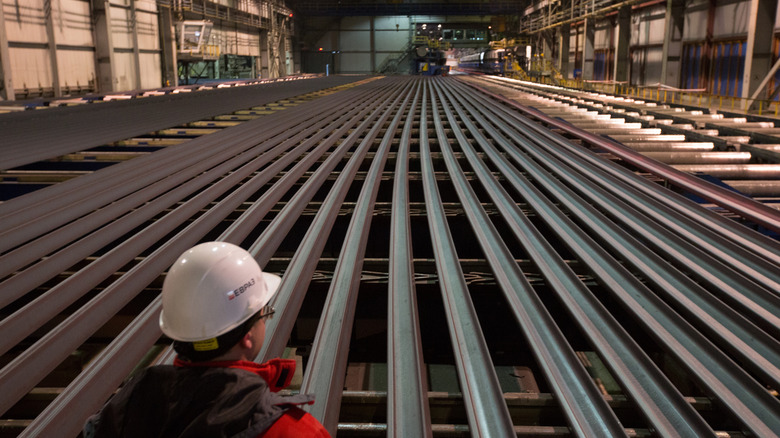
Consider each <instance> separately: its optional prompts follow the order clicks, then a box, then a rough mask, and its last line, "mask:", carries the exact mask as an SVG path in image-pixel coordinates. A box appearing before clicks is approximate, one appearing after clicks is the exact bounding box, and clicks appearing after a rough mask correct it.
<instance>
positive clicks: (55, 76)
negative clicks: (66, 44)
mask: <svg viewBox="0 0 780 438" xmlns="http://www.w3.org/2000/svg"><path fill="white" fill-rule="evenodd" d="M43 15H44V20H45V21H46V37H47V40H48V46H49V65H50V66H51V85H52V90H53V91H54V97H62V87H61V86H60V66H59V62H58V61H57V38H56V37H55V35H54V8H53V7H52V4H51V0H44V2H43Z"/></svg>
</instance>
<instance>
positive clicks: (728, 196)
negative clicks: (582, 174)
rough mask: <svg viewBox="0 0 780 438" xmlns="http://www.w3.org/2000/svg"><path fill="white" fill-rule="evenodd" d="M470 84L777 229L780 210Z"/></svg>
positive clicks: (774, 229)
mask: <svg viewBox="0 0 780 438" xmlns="http://www.w3.org/2000/svg"><path fill="white" fill-rule="evenodd" d="M472 86H473V87H475V88H477V89H479V90H480V91H482V92H483V93H485V94H488V95H489V96H491V97H492V98H493V99H497V100H499V101H501V102H504V103H505V104H507V105H509V106H511V107H513V108H516V109H517V110H519V111H521V112H522V113H524V114H529V115H531V116H532V117H534V118H536V119H538V120H540V121H543V122H544V123H545V124H547V125H549V126H554V127H555V128H557V129H561V130H563V131H565V132H567V133H569V134H570V135H573V136H575V137H577V138H579V139H581V140H583V141H585V142H587V143H588V144H592V145H594V146H597V147H599V148H602V149H604V150H606V151H609V152H610V153H613V154H615V155H616V156H618V157H620V158H621V159H622V160H625V161H626V162H629V163H631V164H632V165H634V166H637V167H639V168H640V169H643V170H646V171H648V172H650V173H652V174H654V175H657V176H659V177H661V178H664V179H666V180H668V181H669V182H670V183H672V184H674V185H676V186H679V187H680V188H682V189H684V190H686V191H688V192H691V193H693V194H695V195H697V196H700V197H702V198H704V199H707V200H709V201H711V202H713V203H715V204H717V205H720V206H722V207H723V208H725V209H727V210H729V211H732V212H734V213H736V214H737V215H739V216H742V217H744V218H747V219H749V220H750V221H752V222H754V223H756V224H759V225H761V226H763V227H766V228H767V229H770V230H773V231H776V232H780V212H778V211H777V210H773V209H771V208H769V207H767V206H765V205H763V204H760V203H757V202H755V201H754V200H752V199H750V198H747V197H744V196H742V195H739V194H737V193H734V192H732V191H729V190H726V189H724V188H722V187H719V186H715V185H713V184H711V183H709V182H706V181H704V180H702V179H700V178H697V177H695V176H693V175H690V174H687V173H685V172H681V171H679V170H676V169H674V168H672V167H669V166H666V165H664V164H663V163H659V162H657V161H655V160H652V159H649V158H646V157H644V156H643V155H642V154H641V153H638V152H636V151H632V150H631V149H630V148H627V147H625V146H623V145H621V144H619V143H617V142H614V141H611V140H609V139H607V138H604V137H601V136H598V135H594V134H590V133H588V132H586V131H583V130H581V129H578V128H575V127H574V126H572V125H571V124H569V123H566V122H563V121H561V120H556V119H553V118H551V117H548V116H546V115H544V114H543V113H542V112H541V111H538V110H535V109H532V108H529V107H526V106H524V105H520V104H519V103H517V102H514V101H512V100H510V99H507V98H505V97H503V96H499V95H497V94H494V93H491V92H489V91H487V90H485V89H484V88H482V87H478V86H476V85H472Z"/></svg>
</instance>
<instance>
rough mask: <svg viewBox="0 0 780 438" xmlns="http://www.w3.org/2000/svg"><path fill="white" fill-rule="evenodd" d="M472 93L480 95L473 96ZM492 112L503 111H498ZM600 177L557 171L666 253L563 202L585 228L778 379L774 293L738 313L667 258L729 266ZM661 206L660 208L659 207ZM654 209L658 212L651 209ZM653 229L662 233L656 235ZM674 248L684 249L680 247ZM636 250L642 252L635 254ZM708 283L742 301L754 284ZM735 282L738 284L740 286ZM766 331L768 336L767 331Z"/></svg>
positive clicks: (702, 267) (689, 266)
mask: <svg viewBox="0 0 780 438" xmlns="http://www.w3.org/2000/svg"><path fill="white" fill-rule="evenodd" d="M472 97H473V98H475V99H478V97H477V96H472ZM496 117H501V116H499V115H497V116H496ZM502 118H503V117H502ZM504 120H505V121H507V122H510V121H511V120H512V119H509V118H506V119H504ZM514 138H515V139H516V141H517V142H518V143H520V144H527V145H528V146H527V148H528V149H530V150H533V154H535V155H537V156H539V157H540V158H539V159H540V160H545V161H550V160H552V157H553V156H552V154H550V153H545V152H542V151H536V150H535V149H533V146H531V144H530V143H528V142H527V141H526V140H524V139H523V138H521V133H516V134H515V136H514ZM523 142H525V143H523ZM555 157H556V159H559V160H564V161H566V162H567V163H570V164H572V163H573V164H579V161H576V160H567V159H566V156H565V152H563V151H562V152H561V153H558V154H556V155H555ZM604 177H605V176H604V175H600V174H591V173H589V172H587V170H586V169H581V168H579V169H578V172H568V173H566V174H561V175H559V176H558V178H561V179H563V180H564V181H567V182H568V183H569V184H570V185H572V186H573V187H579V188H580V189H579V192H580V193H581V194H582V196H584V197H586V198H591V199H592V203H596V204H598V205H600V206H601V207H600V209H602V210H606V211H609V212H610V213H611V216H612V217H613V218H615V219H621V218H625V217H627V216H628V217H629V218H628V219H621V220H620V222H619V223H622V224H623V225H624V226H625V227H627V228H628V229H632V230H634V231H633V233H634V234H637V235H641V236H644V238H645V239H647V241H649V242H652V243H653V246H654V247H655V248H657V251H660V253H661V254H665V255H664V257H663V258H661V257H659V255H656V254H655V253H654V252H652V251H650V250H649V249H648V247H647V243H646V242H645V243H640V242H638V241H636V240H635V239H634V238H633V236H631V235H629V234H628V233H625V232H623V231H621V230H620V229H616V228H615V226H614V223H613V222H609V221H599V220H598V218H599V217H600V214H599V213H597V212H596V210H595V209H594V208H593V207H591V206H590V205H589V204H588V203H582V202H575V203H574V204H573V205H572V203H571V202H570V203H569V204H567V205H568V206H569V208H570V209H573V210H578V211H582V210H584V211H589V213H588V214H586V215H583V216H584V217H586V218H588V219H587V220H586V221H585V222H586V224H590V225H588V226H589V228H590V229H591V230H593V231H594V232H595V233H599V234H602V235H608V236H610V237H609V238H607V239H606V240H605V242H611V241H613V240H614V239H616V238H618V237H619V238H620V239H621V241H622V243H619V244H614V245H612V246H611V247H612V249H613V250H615V251H617V252H618V253H621V254H623V255H624V257H625V258H626V259H627V260H635V262H634V264H635V266H637V267H638V268H639V269H641V270H643V271H645V272H648V273H649V274H648V275H649V278H651V279H653V280H654V281H655V283H656V284H657V286H658V290H659V291H661V292H660V293H662V294H664V295H667V296H670V297H671V300H672V301H673V302H677V303H679V304H678V306H677V308H678V309H682V310H681V311H683V312H685V313H688V314H689V315H691V317H692V318H694V319H695V320H699V321H702V323H700V324H699V328H700V329H702V328H703V329H705V330H706V329H709V331H710V332H711V333H716V336H718V337H720V338H721V339H722V340H723V343H724V344H725V345H727V346H730V350H731V351H732V353H733V354H736V355H737V356H742V357H743V360H746V361H747V362H748V363H755V362H754V360H753V359H754V356H753V355H754V354H755V352H756V351H758V352H759V354H760V356H761V357H763V358H765V361H759V363H755V365H754V367H753V368H754V369H755V370H756V371H755V372H758V373H761V374H764V375H765V377H767V378H768V379H769V380H770V381H777V379H778V374H777V373H776V371H774V370H776V369H777V367H776V365H771V364H778V363H780V346H778V342H777V339H780V336H779V334H778V329H777V327H778V320H779V319H778V314H780V307H778V306H777V304H776V301H777V300H774V301H772V300H771V298H772V295H771V294H770V293H769V292H768V291H765V292H764V294H765V295H764V296H766V297H768V298H769V299H770V300H769V301H767V300H763V301H760V302H759V304H753V305H750V306H747V307H748V308H750V309H751V310H750V312H752V313H751V315H752V316H751V317H750V318H747V319H746V318H745V317H743V316H741V315H739V314H737V313H736V311H735V309H733V308H731V307H729V306H727V305H726V304H725V303H723V302H722V301H721V300H720V299H718V298H716V297H715V296H713V295H712V293H711V292H710V291H707V290H705V289H704V288H703V287H702V286H701V285H699V284H698V283H696V282H694V281H692V280H691V279H689V278H688V277H686V276H685V275H683V274H682V273H681V272H680V271H678V270H677V269H675V268H672V267H671V266H668V265H667V262H666V260H680V261H681V262H680V263H678V264H680V265H682V266H684V267H685V269H686V270H688V271H694V272H701V274H700V276H701V277H705V279H706V278H707V277H717V278H723V277H724V275H725V274H724V272H728V271H729V268H727V267H725V266H723V265H720V264H717V265H715V266H714V267H712V265H711V264H710V263H709V262H708V261H707V254H706V253H703V252H702V251H701V250H700V249H698V248H694V247H692V246H691V245H686V244H685V242H684V241H680V239H679V236H677V235H675V234H673V233H671V232H669V231H667V230H665V229H663V228H661V227H659V226H658V225H657V224H656V223H655V222H653V221H649V220H648V219H647V218H646V216H647V215H649V214H636V213H635V212H634V211H633V209H632V208H630V207H628V206H626V205H624V203H623V202H622V201H621V200H620V199H618V198H617V197H615V196H607V195H605V194H604V193H603V190H600V189H599V186H598V185H597V184H595V182H594V181H596V180H597V179H598V178H604ZM614 184H617V182H615V183H614ZM567 197H568V198H571V197H572V196H571V195H568V196H567ZM659 211H661V212H663V210H662V209H660V207H659ZM654 214H661V213H657V212H654ZM656 234H659V235H660V236H661V237H656ZM675 248H682V249H681V250H679V251H678V250H676V249H675ZM681 251H682V252H681ZM637 255H640V256H639V257H637ZM708 269H713V270H715V269H717V271H716V272H712V273H709V271H708ZM702 271H703V272H702ZM710 283H712V284H713V285H714V286H713V287H715V288H716V290H718V291H719V295H724V294H730V295H732V296H735V297H737V299H736V300H734V301H740V300H739V298H740V297H742V294H744V293H745V290H746V289H747V288H748V287H756V286H755V285H753V286H751V284H752V283H751V282H750V281H748V280H746V279H744V278H742V277H737V278H736V279H734V280H733V281H731V284H729V283H728V279H726V280H725V281H724V280H721V281H710ZM738 285H741V288H739V287H738ZM741 301H742V303H739V304H738V307H746V305H745V304H744V301H745V299H744V298H742V299H741ZM699 307H700V308H701V310H700V309H699ZM762 321H766V323H765V324H762V328H763V329H765V330H766V331H767V332H768V333H766V332H764V331H762V330H759V329H758V328H757V327H756V323H760V322H762ZM721 325H725V326H726V327H725V328H724V327H722V326H721ZM712 327H718V329H715V330H713V329H712ZM767 334H769V335H770V336H771V337H768V336H767ZM733 335H736V336H737V337H738V338H739V339H740V340H741V341H742V343H737V344H736V345H732V344H731V342H732V341H731V339H732V338H733Z"/></svg>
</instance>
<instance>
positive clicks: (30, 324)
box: [0, 104, 367, 351]
mask: <svg viewBox="0 0 780 438" xmlns="http://www.w3.org/2000/svg"><path fill="white" fill-rule="evenodd" d="M366 105H367V104H364V105H363V107H365V106H366ZM355 117H356V116H355ZM339 121H343V120H341V119H339ZM315 126H317V125H315ZM345 126H347V127H349V126H350V125H345ZM343 129H344V130H346V128H343ZM304 132H306V130H304ZM323 133H327V131H323ZM302 137H304V135H300V134H299V135H296V136H294V137H293V138H295V139H300V138H302ZM320 137H321V136H319V135H315V136H313V137H312V139H310V140H309V141H308V142H307V143H305V145H306V146H305V147H303V148H301V147H299V148H298V149H299V150H300V152H303V151H305V150H306V149H308V147H310V145H312V144H314V143H315V142H316V141H317V140H319V139H320ZM335 138H336V137H335V136H334V141H335ZM291 145H292V144H291V143H288V142H282V143H281V144H280V145H279V146H280V147H282V148H289V147H290V146H291ZM278 152H279V150H276V149H272V150H271V152H267V153H265V154H263V155H261V156H259V157H258V158H255V159H254V160H251V161H250V162H249V163H248V164H245V165H244V166H243V167H242V169H243V170H242V171H236V172H234V173H232V174H231V175H230V176H229V177H227V178H225V179H223V180H222V181H220V182H218V183H217V184H215V185H212V186H211V187H209V188H207V189H205V190H204V191H202V192H201V193H199V194H198V195H196V196H195V197H194V198H193V199H192V200H190V201H188V202H186V203H185V204H184V205H183V206H181V207H180V208H179V209H177V213H176V214H175V215H173V216H165V217H163V218H162V219H160V220H159V221H157V222H156V223H154V224H152V225H151V226H149V227H148V228H147V229H146V231H145V232H144V233H139V234H136V237H135V240H136V241H137V242H140V241H145V242H148V244H149V245H151V244H153V243H154V242H156V241H157V240H158V239H159V237H160V236H161V235H164V234H167V233H170V232H171V231H173V230H174V229H175V228H176V227H178V226H179V224H180V223H181V220H180V219H179V218H181V217H182V215H183V214H189V215H190V216H192V215H194V214H196V213H197V212H198V211H200V210H201V209H202V208H204V207H205V206H207V205H208V204H209V203H210V202H211V201H212V200H214V199H216V198H217V197H218V196H219V195H220V194H222V193H224V192H225V191H227V190H228V189H229V187H231V185H230V184H237V183H238V182H240V181H241V179H243V178H246V177H248V176H249V175H251V174H252V173H253V172H254V171H255V170H256V169H259V168H261V167H262V166H265V165H266V164H267V163H268V162H269V161H271V160H273V159H275V158H276V157H277V156H278V155H277V154H278ZM323 152H324V149H323ZM251 156H252V154H250V158H251ZM294 158H295V156H294V155H289V154H288V155H286V156H285V157H284V158H283V159H282V160H281V161H280V162H279V163H278V164H276V165H275V166H272V167H270V168H269V169H270V170H271V172H269V171H268V170H269V169H267V170H266V171H265V172H263V173H262V177H261V178H258V177H255V178H254V179H253V180H252V183H251V184H248V185H246V187H247V188H249V187H255V188H256V189H259V188H261V187H262V186H263V185H264V184H265V183H267V182H268V181H269V180H270V179H271V178H273V177H274V176H275V173H272V172H275V171H278V170H281V169H283V168H284V167H285V166H286V165H289V163H291V162H292V160H294ZM277 192H278V191H277ZM275 193H276V192H275ZM279 196H281V195H279ZM180 212H186V213H180ZM141 239H144V240H141ZM89 241H90V239H89V238H86V240H85V242H89ZM47 261H48V260H44V262H43V263H46V262H47ZM128 262H129V260H127V259H123V258H114V259H113V262H109V261H107V258H102V259H101V263H100V264H97V263H96V264H93V265H92V266H90V267H88V268H85V269H83V270H81V271H79V272H77V273H76V274H74V275H73V276H72V277H70V278H68V279H67V280H65V281H64V282H63V283H61V284H59V285H57V286H55V287H54V288H52V289H51V290H49V291H48V292H46V293H44V294H43V295H41V296H40V297H38V298H37V299H36V300H34V301H33V302H31V303H30V304H28V305H26V306H25V307H24V308H22V309H21V310H19V311H17V312H16V313H14V314H13V315H11V316H9V317H8V318H6V319H5V320H3V321H0V328H2V329H3V330H4V333H6V335H7V336H5V337H3V338H2V339H0V351H7V350H8V349H9V348H11V346H12V345H13V344H12V343H15V342H19V341H20V340H21V339H22V338H23V337H24V336H27V335H29V334H30V333H31V331H32V330H35V327H37V326H38V325H40V324H42V323H43V322H45V321H46V320H48V319H49V318H51V317H53V316H54V315H56V313H58V312H60V311H62V310H63V309H64V308H65V307H67V306H69V305H70V304H72V303H73V302H74V301H75V300H76V299H78V298H79V297H81V296H83V295H84V294H85V293H87V292H88V291H89V290H90V289H91V288H92V287H94V286H96V285H97V282H99V281H102V279H103V278H105V277H107V276H108V275H110V274H111V273H113V272H114V271H116V270H117V269H119V268H121V267H122V266H124V265H125V264H127V263H128ZM96 272H101V273H102V274H100V275H98V274H95V273H96ZM34 273H35V272H34V271H33V274H34ZM88 273H89V274H88ZM85 275H92V277H90V278H93V280H92V281H84V280H82V276H85ZM13 279H14V277H12V278H11V279H10V280H9V283H10V285H11V286H13V285H14V284H15V282H14V281H13ZM72 283H76V284H77V286H76V285H72ZM3 289H5V284H2V285H0V290H3ZM61 289H64V291H63V292H59V291H60V290H61ZM27 290H29V289H27ZM23 292H24V290H23V291H14V290H13V289H9V290H8V296H9V298H16V297H17V296H18V295H19V294H20V293H23ZM44 302H45V304H39V303H44Z"/></svg>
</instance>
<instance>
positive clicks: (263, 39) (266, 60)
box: [259, 30, 271, 79]
mask: <svg viewBox="0 0 780 438" xmlns="http://www.w3.org/2000/svg"><path fill="white" fill-rule="evenodd" d="M270 33H271V32H270V31H268V30H262V31H260V68H259V74H260V77H261V78H262V79H268V78H270V77H271V69H270V66H271V53H270V50H271V43H270V41H269V40H270V39H271V38H270Z"/></svg>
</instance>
